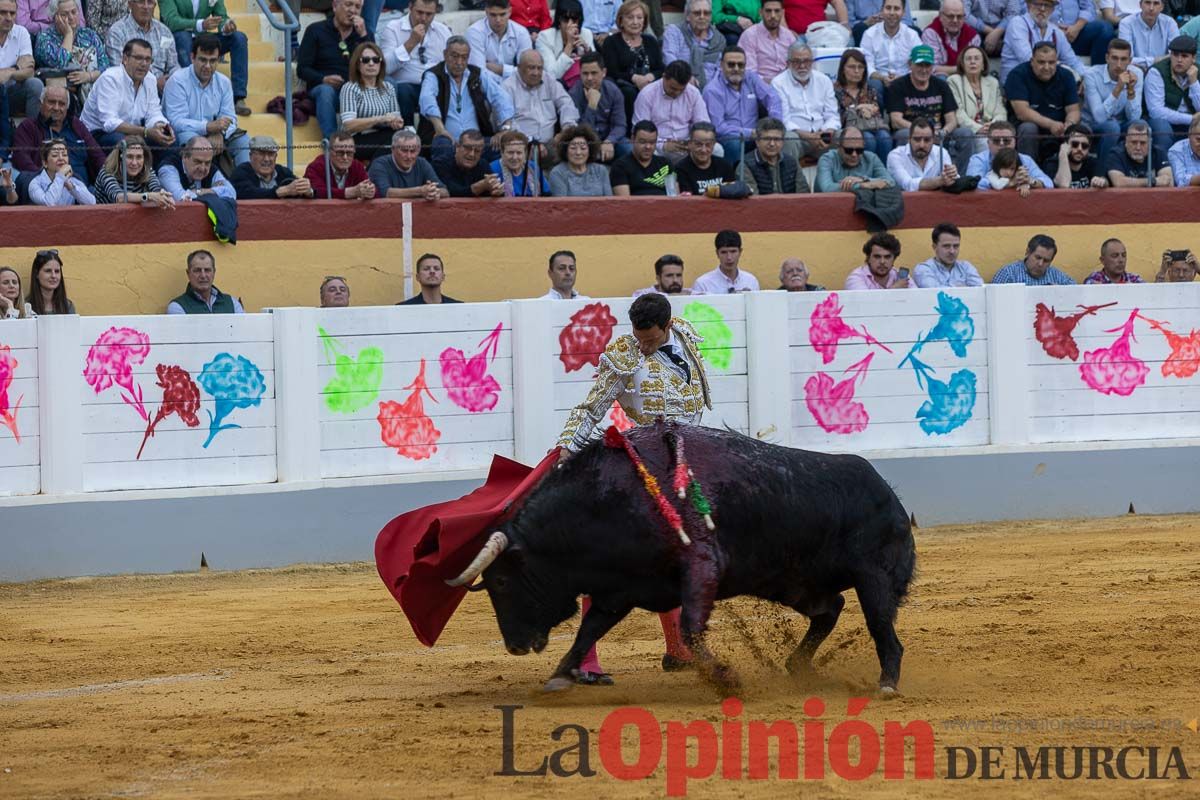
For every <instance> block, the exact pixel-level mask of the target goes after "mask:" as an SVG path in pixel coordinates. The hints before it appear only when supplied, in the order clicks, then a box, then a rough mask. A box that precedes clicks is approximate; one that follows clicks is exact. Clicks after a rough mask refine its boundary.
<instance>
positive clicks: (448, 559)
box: [375, 448, 558, 647]
mask: <svg viewBox="0 0 1200 800" xmlns="http://www.w3.org/2000/svg"><path fill="white" fill-rule="evenodd" d="M557 462H558V449H557V448H555V449H554V450H553V451H551V452H550V453H549V454H548V455H547V456H546V457H545V458H543V459H542V461H541V463H539V464H538V465H537V466H536V467H528V466H526V465H524V464H519V463H517V462H516V461H512V460H511V459H507V458H504V457H502V456H493V457H492V466H491V469H490V470H489V471H488V477H487V481H486V482H485V483H484V484H483V486H480V487H479V488H478V489H476V490H475V491H473V492H471V493H470V494H467V495H464V496H463V497H460V498H459V499H457V500H450V501H447V502H445V503H436V504H434V505H431V506H425V507H424V508H417V509H414V510H412V511H409V512H408V513H406V514H401V515H400V516H398V517H396V518H395V519H393V520H392V521H391V522H389V523H388V524H387V525H385V526H384V527H383V530H381V531H380V532H379V536H378V537H376V539H375V566H376V568H377V569H378V570H379V577H380V578H382V579H383V583H384V585H385V586H387V588H388V591H389V592H391V593H392V597H395V598H396V602H397V603H399V604H400V608H401V609H402V610H403V611H404V615H405V616H406V617H408V622H409V624H410V625H412V629H413V633H415V634H416V635H417V639H418V640H420V642H421V644H423V645H425V646H426V647H433V644H434V642H436V641H437V639H438V636H440V635H441V633H442V629H444V628H445V627H446V623H447V622H449V621H450V617H451V616H453V614H454V611H455V609H457V608H458V605H459V603H461V602H462V600H463V598H464V597H466V594H467V588H466V587H465V586H460V587H457V588H452V587H450V586H447V585H446V584H445V581H446V580H447V579H449V578H454V577H455V576H457V575H458V574H460V573H461V572H462V571H463V570H464V569H466V568H467V565H468V564H470V563H471V559H473V558H474V557H475V554H476V553H478V552H479V548H481V547H482V546H483V543H484V541H486V539H487V536H488V535H489V534H490V533H491V530H492V528H493V526H495V525H496V524H498V523H499V522H500V521H501V520H502V519H504V518H506V517H508V516H510V515H511V514H512V513H513V512H515V511H516V508H517V506H518V504H519V503H520V501H521V500H523V499H524V498H525V495H527V494H528V493H529V492H530V490H532V489H533V487H534V486H536V485H537V484H538V482H539V481H541V479H542V478H543V477H544V476H545V475H546V473H547V472H549V471H550V470H551V469H552V468H553V467H554V465H555V464H556V463H557Z"/></svg>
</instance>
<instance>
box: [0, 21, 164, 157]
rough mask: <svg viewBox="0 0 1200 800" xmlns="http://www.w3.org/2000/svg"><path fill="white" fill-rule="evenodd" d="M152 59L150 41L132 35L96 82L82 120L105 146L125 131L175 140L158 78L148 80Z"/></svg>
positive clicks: (157, 140) (158, 142) (156, 140)
mask: <svg viewBox="0 0 1200 800" xmlns="http://www.w3.org/2000/svg"><path fill="white" fill-rule="evenodd" d="M2 2H4V0H0V3H2ZM153 60H154V51H153V50H152V49H151V48H150V43H149V42H147V41H146V40H145V39H130V40H129V41H128V42H126V43H125V49H124V50H123V51H122V53H121V65H120V66H118V67H109V68H108V69H106V70H104V73H103V74H102V75H101V76H100V77H99V78H98V79H97V80H96V82H95V84H93V86H92V91H91V94H89V95H88V97H87V102H85V103H84V104H83V113H82V114H80V115H79V120H80V122H82V123H83V124H84V125H86V126H87V127H88V130H90V131H91V132H92V136H94V137H95V139H96V142H97V143H98V144H99V145H100V146H101V147H102V148H104V149H105V150H111V149H112V148H114V147H116V146H117V145H118V144H120V143H121V141H122V140H123V139H124V138H125V136H126V135H129V136H141V137H143V138H145V139H147V140H148V141H149V142H150V143H151V145H157V146H159V147H170V146H171V145H173V144H175V132H174V131H173V130H172V129H171V124H170V123H169V122H167V118H166V117H165V116H163V112H162V105H161V104H160V102H159V99H158V82H157V81H155V80H154V79H153V78H151V79H150V80H146V76H147V75H148V74H149V73H150V62H152V61H153Z"/></svg>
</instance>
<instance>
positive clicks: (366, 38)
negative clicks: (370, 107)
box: [296, 0, 412, 136]
mask: <svg viewBox="0 0 1200 800" xmlns="http://www.w3.org/2000/svg"><path fill="white" fill-rule="evenodd" d="M361 11H362V0H333V16H331V17H330V18H329V19H326V20H322V21H320V22H314V23H313V24H312V25H309V26H308V28H307V29H306V30H305V31H304V39H303V40H302V41H301V42H300V55H299V56H298V57H297V65H296V75H297V76H299V78H300V80H302V81H304V82H305V84H307V86H308V96H309V97H311V98H312V99H313V102H314V103H315V104H316V106H317V124H318V125H320V126H321V135H322V136H329V135H330V134H331V133H333V132H334V131H336V130H337V129H338V100H339V92H341V89H342V84H343V83H345V82H346V81H347V80H349V78H350V54H351V53H353V52H354V51H355V49H357V48H358V46H359V45H360V44H362V43H363V42H373V41H375V37H374V35H372V34H371V33H370V32H369V31H368V30H367V25H366V23H365V22H364V21H363V18H362V16H361V15H360V14H359V12H361ZM408 119H412V117H408Z"/></svg>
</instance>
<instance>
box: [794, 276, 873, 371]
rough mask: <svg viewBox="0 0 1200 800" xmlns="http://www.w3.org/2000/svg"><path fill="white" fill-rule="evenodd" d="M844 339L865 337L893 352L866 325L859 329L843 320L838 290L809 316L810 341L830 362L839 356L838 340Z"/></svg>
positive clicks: (825, 359) (868, 340) (824, 359)
mask: <svg viewBox="0 0 1200 800" xmlns="http://www.w3.org/2000/svg"><path fill="white" fill-rule="evenodd" d="M842 339H863V340H865V341H866V342H867V344H874V345H879V346H880V347H882V348H883V349H884V350H886V351H887V352H889V353H890V352H892V350H891V348H890V347H888V346H887V345H885V344H884V343H883V342H881V341H879V340H878V339H876V338H875V337H874V336H872V335H871V334H870V333H869V332H868V331H867V329H866V328H865V327H864V328H863V329H862V330H859V329H857V328H852V327H850V326H849V325H847V324H846V323H845V322H844V321H842V306H841V305H840V304H839V303H838V296H837V292H831V293H830V295H829V296H828V297H826V298H825V299H824V300H822V301H821V302H820V303H818V304H817V307H816V308H814V309H813V312H812V315H811V316H810V317H809V324H808V341H809V343H810V344H812V346H813V349H814V350H816V351H817V352H818V353H820V354H821V361H822V362H823V363H825V364H830V363H832V362H833V359H834V358H835V357H836V356H837V347H838V342H840V341H841V340H842Z"/></svg>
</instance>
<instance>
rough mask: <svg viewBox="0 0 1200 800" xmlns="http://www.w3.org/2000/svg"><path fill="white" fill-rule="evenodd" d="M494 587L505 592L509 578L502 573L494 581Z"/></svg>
mask: <svg viewBox="0 0 1200 800" xmlns="http://www.w3.org/2000/svg"><path fill="white" fill-rule="evenodd" d="M493 587H494V588H495V589H496V591H498V592H503V591H504V590H505V589H507V588H508V578H506V577H504V576H503V575H501V576H500V577H498V578H496V580H495V581H494V582H493Z"/></svg>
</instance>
